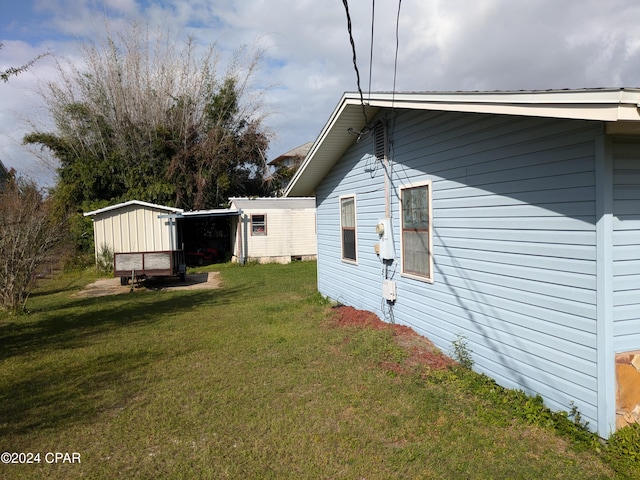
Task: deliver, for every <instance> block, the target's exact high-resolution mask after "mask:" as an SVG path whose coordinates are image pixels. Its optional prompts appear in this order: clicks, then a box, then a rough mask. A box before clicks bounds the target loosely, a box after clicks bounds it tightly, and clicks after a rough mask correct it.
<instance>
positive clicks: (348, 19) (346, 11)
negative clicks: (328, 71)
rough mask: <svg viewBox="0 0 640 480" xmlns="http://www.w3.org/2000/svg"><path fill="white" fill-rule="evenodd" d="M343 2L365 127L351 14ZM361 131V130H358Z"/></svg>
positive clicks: (344, 0) (344, 1)
mask: <svg viewBox="0 0 640 480" xmlns="http://www.w3.org/2000/svg"><path fill="white" fill-rule="evenodd" d="M342 3H343V4H344V10H345V13H346V14H347V30H348V32H349V41H350V42H351V50H352V51H353V68H354V70H355V71H356V83H357V85H358V93H359V94H360V105H362V115H363V116H364V123H365V127H364V128H365V129H366V128H367V125H368V124H369V119H368V118H367V111H366V108H365V105H364V97H363V95H362V88H360V72H359V71H358V63H357V61H356V44H355V42H354V41H353V33H352V31H351V15H350V14H349V3H348V1H347V0H342ZM360 133H363V132H360Z"/></svg>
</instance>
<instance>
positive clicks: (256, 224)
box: [251, 214, 267, 235]
mask: <svg viewBox="0 0 640 480" xmlns="http://www.w3.org/2000/svg"><path fill="white" fill-rule="evenodd" d="M266 234H267V216H266V215H263V214H259V215H258V214H251V235H266Z"/></svg>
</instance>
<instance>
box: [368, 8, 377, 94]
mask: <svg viewBox="0 0 640 480" xmlns="http://www.w3.org/2000/svg"><path fill="white" fill-rule="evenodd" d="M375 18H376V0H373V4H372V5H371V52H370V54H369V98H368V99H367V100H368V101H369V102H370V101H371V77H372V76H373V26H374V25H375Z"/></svg>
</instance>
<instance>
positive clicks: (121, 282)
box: [120, 277, 129, 287]
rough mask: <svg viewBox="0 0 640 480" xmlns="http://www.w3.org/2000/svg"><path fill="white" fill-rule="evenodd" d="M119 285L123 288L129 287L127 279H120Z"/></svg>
mask: <svg viewBox="0 0 640 480" xmlns="http://www.w3.org/2000/svg"><path fill="white" fill-rule="evenodd" d="M120 285H122V286H123V287H124V286H125V285H129V277H120Z"/></svg>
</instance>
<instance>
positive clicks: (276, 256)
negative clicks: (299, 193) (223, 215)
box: [229, 197, 317, 263]
mask: <svg viewBox="0 0 640 480" xmlns="http://www.w3.org/2000/svg"><path fill="white" fill-rule="evenodd" d="M229 201H230V203H231V208H232V209H234V210H238V211H239V212H240V216H239V217H238V221H237V225H236V228H235V231H234V233H233V238H232V245H233V259H234V260H235V261H239V262H244V261H257V262H260V263H268V262H277V263H289V262H291V261H292V260H314V259H315V258H316V255H317V244H316V206H315V199H314V198H313V197H301V198H268V197H265V198H230V199H229Z"/></svg>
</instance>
